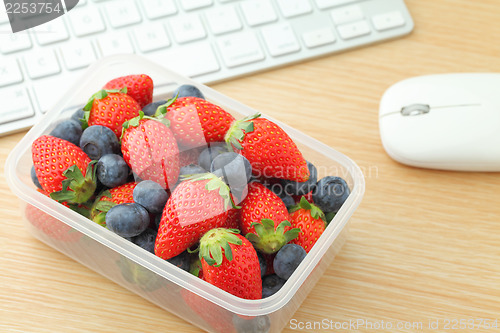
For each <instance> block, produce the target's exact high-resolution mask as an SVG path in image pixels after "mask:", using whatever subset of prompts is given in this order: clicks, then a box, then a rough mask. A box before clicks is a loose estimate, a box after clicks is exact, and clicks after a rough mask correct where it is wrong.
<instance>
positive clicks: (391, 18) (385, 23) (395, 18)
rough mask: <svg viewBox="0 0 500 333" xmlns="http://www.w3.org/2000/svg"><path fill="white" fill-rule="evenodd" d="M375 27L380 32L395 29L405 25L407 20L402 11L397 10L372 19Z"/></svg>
mask: <svg viewBox="0 0 500 333" xmlns="http://www.w3.org/2000/svg"><path fill="white" fill-rule="evenodd" d="M372 22H373V26H374V27H375V29H377V30H378V31H383V30H388V29H393V28H397V27H401V26H403V25H405V19H404V17H403V15H402V14H401V12H400V11H398V10H395V11H392V12H388V13H385V14H380V15H375V16H373V17H372Z"/></svg>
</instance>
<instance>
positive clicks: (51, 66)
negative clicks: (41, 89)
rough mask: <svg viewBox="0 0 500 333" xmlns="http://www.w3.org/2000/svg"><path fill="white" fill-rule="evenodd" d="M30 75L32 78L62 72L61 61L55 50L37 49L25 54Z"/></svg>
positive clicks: (25, 61)
mask: <svg viewBox="0 0 500 333" xmlns="http://www.w3.org/2000/svg"><path fill="white" fill-rule="evenodd" d="M24 63H25V65H26V70H27V71H28V75H29V77H30V78H32V79H39V78H42V77H46V76H50V75H55V74H57V73H59V72H61V67H60V66H59V61H58V60H57V56H56V54H55V53H54V51H53V50H50V49H49V50H37V51H36V52H31V53H30V54H27V55H25V56H24Z"/></svg>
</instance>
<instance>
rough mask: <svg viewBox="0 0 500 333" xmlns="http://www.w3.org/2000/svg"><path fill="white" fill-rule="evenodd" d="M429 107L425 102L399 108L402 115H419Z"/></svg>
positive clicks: (429, 108) (428, 109) (427, 111)
mask: <svg viewBox="0 0 500 333" xmlns="http://www.w3.org/2000/svg"><path fill="white" fill-rule="evenodd" d="M430 110H431V107H430V106H429V105H427V104H411V105H408V106H405V107H403V108H402V109H401V114H402V115H403V116H419V115H421V114H425V113H429V111H430Z"/></svg>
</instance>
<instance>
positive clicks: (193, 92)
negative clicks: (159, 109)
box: [173, 84, 205, 99]
mask: <svg viewBox="0 0 500 333" xmlns="http://www.w3.org/2000/svg"><path fill="white" fill-rule="evenodd" d="M177 94H179V96H177V98H181V97H188V96H193V97H198V98H202V99H205V96H203V93H202V92H201V91H200V89H198V88H196V87H195V86H193V85H190V84H183V85H182V86H179V87H178V88H177V89H175V91H174V93H173V95H174V96H175V95H177Z"/></svg>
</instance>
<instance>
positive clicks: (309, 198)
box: [292, 190, 314, 204]
mask: <svg viewBox="0 0 500 333" xmlns="http://www.w3.org/2000/svg"><path fill="white" fill-rule="evenodd" d="M302 198H306V200H307V201H309V202H310V203H314V200H313V191H312V190H311V192H309V193H307V194H304V195H292V199H293V201H295V203H296V204H298V203H299V202H300V200H301V199H302Z"/></svg>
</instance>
